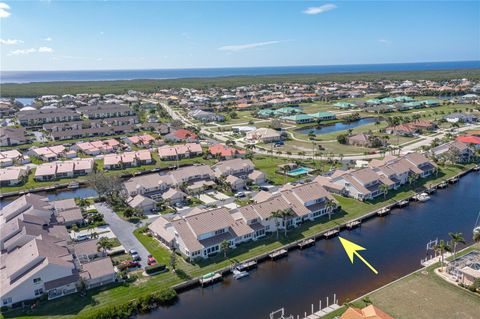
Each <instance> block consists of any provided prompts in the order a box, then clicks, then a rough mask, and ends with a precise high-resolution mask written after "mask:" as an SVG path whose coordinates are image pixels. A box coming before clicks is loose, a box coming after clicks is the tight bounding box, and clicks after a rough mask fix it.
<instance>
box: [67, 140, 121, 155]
mask: <svg viewBox="0 0 480 319" xmlns="http://www.w3.org/2000/svg"><path fill="white" fill-rule="evenodd" d="M120 147H121V144H120V142H119V141H117V140H116V139H108V140H103V141H93V142H79V143H77V144H75V145H74V146H73V149H76V150H78V151H81V152H83V153H84V154H87V155H90V156H96V155H99V154H108V153H113V152H115V151H116V150H117V149H119V148H120Z"/></svg>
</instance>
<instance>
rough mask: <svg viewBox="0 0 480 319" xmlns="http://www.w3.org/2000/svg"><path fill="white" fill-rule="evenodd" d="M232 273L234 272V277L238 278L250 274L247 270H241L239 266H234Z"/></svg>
mask: <svg viewBox="0 0 480 319" xmlns="http://www.w3.org/2000/svg"><path fill="white" fill-rule="evenodd" d="M232 273H233V278H234V279H237V280H238V279H240V278H243V277H246V276H248V275H249V274H248V272H247V271H241V270H238V269H237V268H233V269H232Z"/></svg>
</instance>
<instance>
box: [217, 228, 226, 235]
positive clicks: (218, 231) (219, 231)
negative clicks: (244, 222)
mask: <svg viewBox="0 0 480 319" xmlns="http://www.w3.org/2000/svg"><path fill="white" fill-rule="evenodd" d="M224 232H225V229H219V230H216V231H215V235H220V234H223V233H224Z"/></svg>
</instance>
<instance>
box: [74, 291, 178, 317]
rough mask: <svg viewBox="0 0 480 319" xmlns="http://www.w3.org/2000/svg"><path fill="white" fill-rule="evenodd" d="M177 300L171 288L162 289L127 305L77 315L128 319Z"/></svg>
mask: <svg viewBox="0 0 480 319" xmlns="http://www.w3.org/2000/svg"><path fill="white" fill-rule="evenodd" d="M176 298H177V293H176V292H175V290H173V289H171V288H166V289H162V290H160V291H156V292H153V293H151V294H148V295H144V296H141V297H139V298H138V299H135V300H132V301H129V302H127V303H125V304H121V305H115V306H109V307H105V308H100V309H98V310H97V311H95V312H94V313H91V314H88V315H81V314H80V315H77V318H81V319H94V318H99V319H113V318H115V319H124V318H125V319H126V318H130V317H132V316H134V315H136V314H142V313H148V312H150V311H151V310H153V309H155V308H157V307H159V306H164V305H169V304H172V303H173V302H174V301H175V300H176Z"/></svg>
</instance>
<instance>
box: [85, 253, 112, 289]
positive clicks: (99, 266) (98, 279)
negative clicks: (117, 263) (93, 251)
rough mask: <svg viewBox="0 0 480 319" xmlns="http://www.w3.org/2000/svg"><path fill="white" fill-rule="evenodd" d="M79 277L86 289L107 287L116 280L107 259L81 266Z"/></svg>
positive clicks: (110, 262) (110, 263)
mask: <svg viewBox="0 0 480 319" xmlns="http://www.w3.org/2000/svg"><path fill="white" fill-rule="evenodd" d="M80 277H81V278H83V280H84V281H85V284H86V286H87V289H91V288H95V287H100V286H103V285H108V284H110V283H113V282H115V280H116V279H117V277H116V273H115V270H114V269H113V265H112V261H111V260H110V258H109V257H105V258H100V259H95V260H93V261H90V262H88V263H84V264H82V265H81V271H80Z"/></svg>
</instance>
